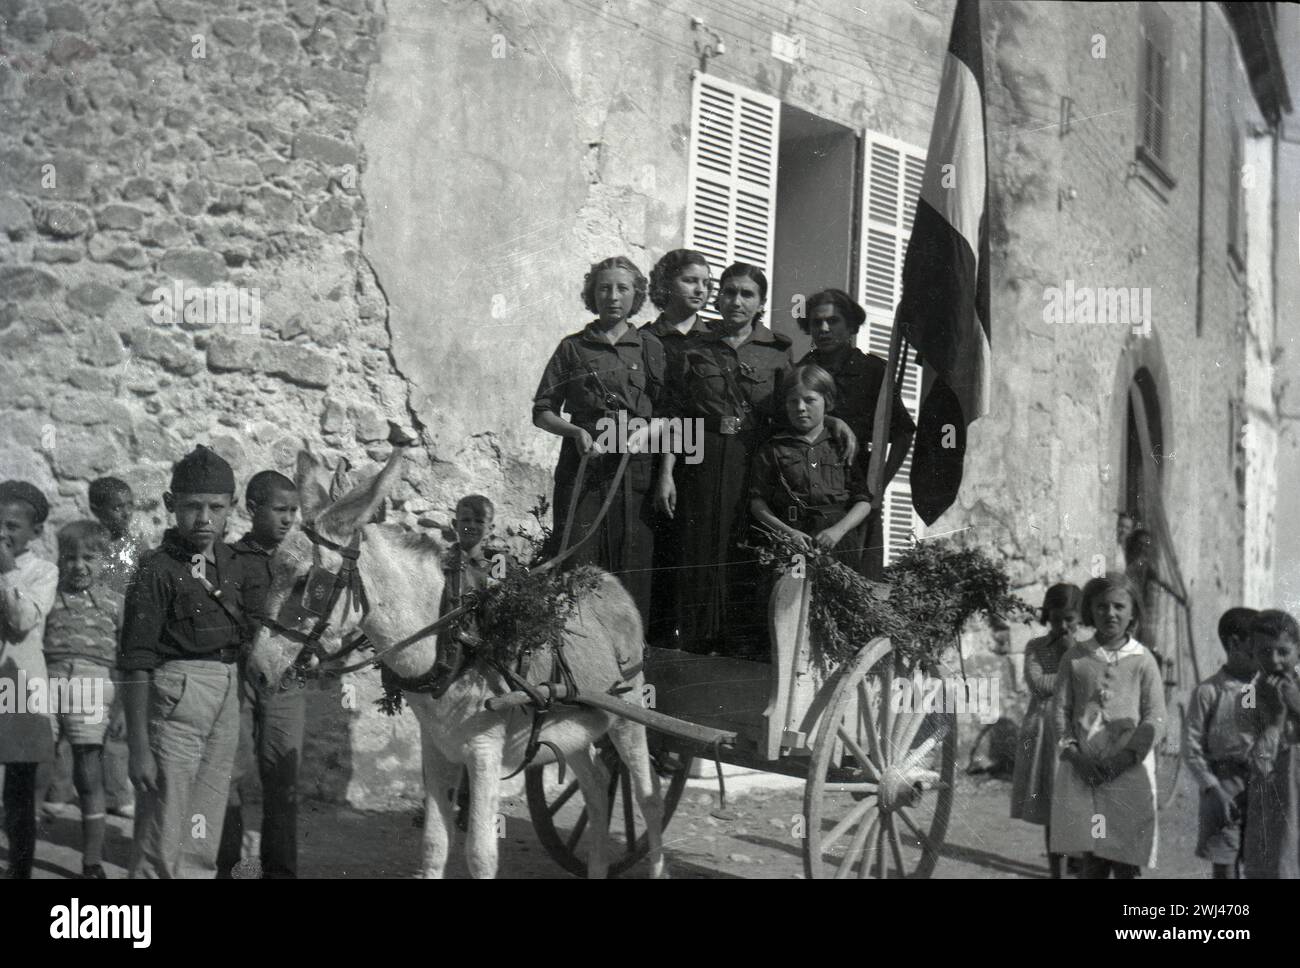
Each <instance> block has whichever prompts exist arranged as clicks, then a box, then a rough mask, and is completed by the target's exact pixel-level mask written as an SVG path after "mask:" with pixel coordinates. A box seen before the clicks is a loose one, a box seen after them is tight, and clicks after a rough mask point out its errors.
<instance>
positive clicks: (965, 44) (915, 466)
mask: <svg viewBox="0 0 1300 968" xmlns="http://www.w3.org/2000/svg"><path fill="white" fill-rule="evenodd" d="M984 131H985V126H984V57H983V53H982V49H981V41H980V11H979V3H978V0H957V10H956V13H955V14H954V15H953V22H952V36H951V37H950V38H949V40H948V54H947V57H946V58H945V60H944V64H943V79H942V81H941V82H940V85H939V101H938V104H937V106H936V107H935V116H934V128H933V129H932V130H931V132H930V149H929V153H928V154H927V155H926V162H925V179H924V181H923V182H922V185H921V196H920V198H919V199H918V200H917V203H916V218H915V221H914V222H913V225H912V237H911V240H910V241H909V242H908V246H907V257H906V260H905V261H904V263H903V295H902V298H901V299H900V300H899V304H898V315H897V322H896V325H901V326H902V327H903V333H904V335H906V336H907V339H908V341H909V342H910V343H911V344H912V345H913V346H915V347H916V350H917V353H918V355H919V357H920V359H921V362H922V364H923V365H924V369H923V374H922V381H921V410H920V419H919V420H918V421H917V433H916V451H915V453H914V454H913V457H912V477H911V484H912V504H913V506H914V507H915V508H916V512H917V514H919V515H920V516H921V519H922V520H923V521H925V523H926V524H933V523H934V522H935V520H936V519H938V517H939V515H941V514H943V512H944V511H946V510H947V509H948V508H949V506H951V504H952V503H953V501H955V500H956V499H957V490H958V488H959V487H960V486H961V477H962V463H963V459H964V457H965V454H966V427H967V425H968V424H970V423H971V422H972V421H974V420H975V419H976V418H978V417H982V416H984V414H986V413H988V409H989V238H988V151H987V147H986V145H985V138H984Z"/></svg>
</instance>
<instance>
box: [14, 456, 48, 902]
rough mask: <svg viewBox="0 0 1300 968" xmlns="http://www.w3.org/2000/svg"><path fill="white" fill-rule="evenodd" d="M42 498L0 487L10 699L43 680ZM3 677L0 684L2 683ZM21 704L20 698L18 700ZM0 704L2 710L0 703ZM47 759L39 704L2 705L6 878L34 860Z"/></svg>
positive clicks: (20, 484)
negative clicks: (36, 544) (38, 551)
mask: <svg viewBox="0 0 1300 968" xmlns="http://www.w3.org/2000/svg"><path fill="white" fill-rule="evenodd" d="M49 513H50V505H49V502H48V501H46V500H45V495H44V494H42V493H41V492H40V491H39V490H37V489H36V487H35V486H33V485H31V484H29V483H27V482H26V481H5V482H4V483H3V484H0V688H4V689H5V691H6V692H7V693H8V695H9V696H10V697H11V701H13V697H16V696H17V695H18V692H19V690H20V689H22V690H25V691H26V696H24V700H26V699H27V698H29V697H31V695H32V692H31V685H32V683H36V682H39V683H41V684H42V685H43V684H44V682H45V680H46V675H45V655H44V653H43V652H42V651H41V641H42V639H43V638H44V635H45V616H47V615H48V614H49V613H50V608H51V607H52V606H53V605H54V596H55V594H56V593H57V589H58V584H59V570H58V568H56V567H55V566H54V564H53V563H52V562H49V561H45V560H43V559H41V558H37V557H36V555H34V554H33V553H32V552H31V551H30V550H28V547H27V546H28V545H29V544H31V542H32V541H34V540H36V539H37V538H39V537H40V535H41V531H42V530H43V529H44V525H45V518H46V517H47V516H48V515H49ZM6 680H7V681H6ZM24 705H25V702H24ZM0 708H2V707H0ZM53 760H54V735H53V733H52V731H51V729H50V719H49V717H48V716H47V715H46V714H45V709H44V708H43V707H42V708H41V709H40V710H31V711H25V710H20V709H18V708H16V705H15V706H10V708H8V709H4V712H3V714H0V765H3V766H4V768H5V781H4V815H5V820H4V824H5V836H6V837H8V838H9V870H8V876H9V877H10V878H12V879H24V880H25V879H27V878H29V877H31V876H32V863H33V861H34V860H35V858H36V769H37V766H39V765H40V764H41V763H49V762H52V761H53Z"/></svg>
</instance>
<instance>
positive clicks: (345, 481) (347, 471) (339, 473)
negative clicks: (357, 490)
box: [330, 457, 352, 501]
mask: <svg viewBox="0 0 1300 968" xmlns="http://www.w3.org/2000/svg"><path fill="white" fill-rule="evenodd" d="M351 490H352V474H351V465H350V464H349V463H348V459H347V458H346V457H340V458H339V463H338V466H337V467H335V468H334V476H333V477H332V478H330V500H331V501H340V500H342V499H343V497H344V495H346V494H347V493H348V492H349V491H351Z"/></svg>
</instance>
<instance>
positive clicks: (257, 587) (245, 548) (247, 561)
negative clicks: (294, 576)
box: [230, 531, 275, 621]
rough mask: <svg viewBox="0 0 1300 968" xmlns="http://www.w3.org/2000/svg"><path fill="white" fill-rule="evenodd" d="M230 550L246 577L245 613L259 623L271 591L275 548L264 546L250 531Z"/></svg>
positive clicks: (244, 587)
mask: <svg viewBox="0 0 1300 968" xmlns="http://www.w3.org/2000/svg"><path fill="white" fill-rule="evenodd" d="M230 548H231V550H232V551H234V553H235V554H236V555H237V556H238V557H239V567H240V569H241V570H242V572H243V576H244V583H243V590H244V611H245V613H246V614H247V615H248V616H249V618H250V619H251V620H253V621H257V620H258V619H259V618H260V617H261V615H262V610H263V608H264V607H265V605H266V596H267V594H268V593H269V592H270V590H271V556H272V555H274V554H275V547H274V546H272V547H267V546H266V545H264V544H262V543H261V542H260V541H258V540H257V539H256V538H255V537H253V532H251V531H250V532H248V534H246V535H244V536H243V537H242V538H240V539H239V540H238V541H236V542H235V543H234V544H232V545H231V546H230Z"/></svg>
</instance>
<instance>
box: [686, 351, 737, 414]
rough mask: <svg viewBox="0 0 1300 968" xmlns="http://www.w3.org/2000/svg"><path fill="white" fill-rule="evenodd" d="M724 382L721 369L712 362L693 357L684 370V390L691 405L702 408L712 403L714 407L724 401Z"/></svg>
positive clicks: (725, 391)
mask: <svg viewBox="0 0 1300 968" xmlns="http://www.w3.org/2000/svg"><path fill="white" fill-rule="evenodd" d="M726 386H727V384H726V380H725V379H724V378H723V376H722V369H721V368H720V367H719V366H718V364H716V363H714V362H713V361H712V360H709V359H705V358H701V357H694V358H691V359H690V361H689V365H688V367H687V370H686V389H687V394H688V396H689V397H690V400H691V402H692V403H694V404H695V405H696V406H697V407H704V406H706V405H707V404H708V403H710V402H712V403H714V404H715V406H716V405H717V404H719V403H721V401H723V400H725V399H726V396H727V390H726Z"/></svg>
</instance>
